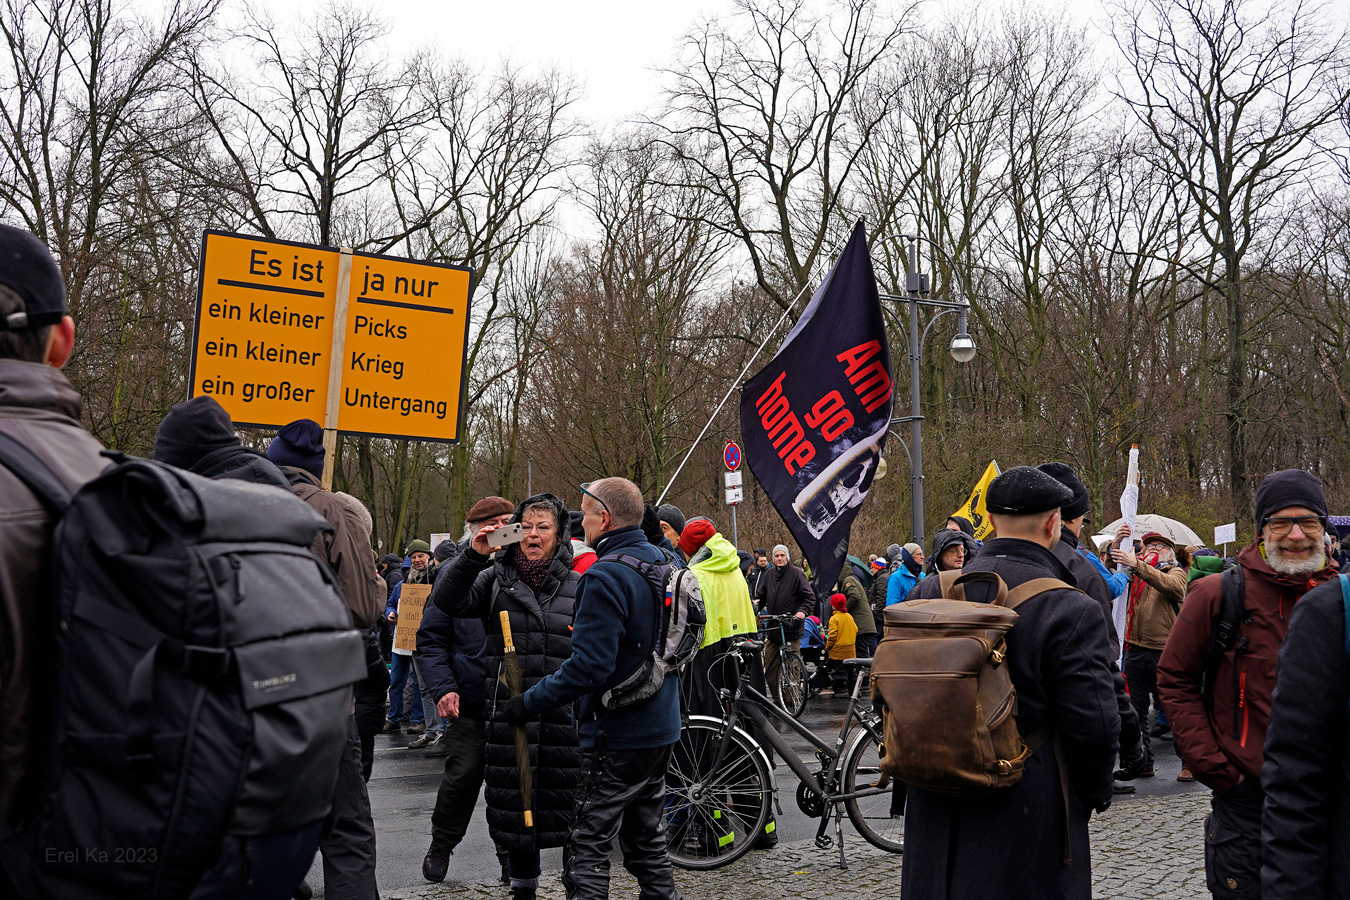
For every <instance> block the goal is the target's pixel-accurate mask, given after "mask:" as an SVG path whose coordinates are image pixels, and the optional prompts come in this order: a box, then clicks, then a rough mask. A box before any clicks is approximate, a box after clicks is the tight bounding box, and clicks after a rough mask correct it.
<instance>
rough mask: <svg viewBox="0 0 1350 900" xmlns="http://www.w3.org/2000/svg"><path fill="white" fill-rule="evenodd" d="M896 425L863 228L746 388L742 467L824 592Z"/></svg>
mask: <svg viewBox="0 0 1350 900" xmlns="http://www.w3.org/2000/svg"><path fill="white" fill-rule="evenodd" d="M890 421H891V351H890V346H889V345H888V344H887V342H886V326H885V322H884V321H883V320H882V313H881V299H880V297H878V295H877V281H876V276H875V275H874V274H873V272H872V258H871V256H870V255H869V254H868V251H867V233H866V231H865V230H864V229H863V223H862V222H861V221H859V222H858V224H857V225H856V226H855V227H854V229H853V236H852V237H851V238H849V242H848V245H847V246H845V247H844V252H843V253H842V254H840V256H839V259H838V261H837V262H836V263H835V264H834V268H833V269H831V270H830V274H829V275H828V276H827V277H826V278H825V281H824V283H823V284H821V286H820V287H819V288H818V289H817V290H816V292H815V294H814V295H813V296H812V297H811V302H810V304H809V305H808V306H807V307H806V311H805V312H804V313H802V317H801V318H800V319H798V320H797V324H796V326H795V327H794V328H793V329H792V331H791V333H789V334H788V336H787V340H785V341H783V346H782V347H780V348H779V349H778V353H777V355H775V356H774V358H773V360H772V361H771V362H770V363H769V364H768V365H767V366H765V367H764V368H763V369H761V370H760V371H759V372H758V373H757V374H756V375H754V376H753V377H752V378H751V379H750V380H749V381H747V382H746V383H745V384H744V385H743V386H742V388H741V435H742V439H743V442H744V444H745V460H746V462H747V463H748V464H749V465H750V471H751V472H752V473H754V476H755V478H756V480H758V481H759V483H760V486H761V487H763V488H764V491H765V493H767V494H768V495H769V498H770V499H771V500H772V501H773V505H774V508H775V509H777V510H778V514H779V515H780V516H782V517H783V521H784V522H786V523H787V526H788V529H789V530H790V531H791V532H792V535H793V537H794V538H796V540H797V543H798V545H799V546H801V548H802V550H803V551H804V552H805V553H806V558H807V559H808V560H809V561H810V563H811V568H812V571H813V574H814V582H813V586H814V587H815V589H816V591H817V592H818V593H819V592H823V591H827V590H829V589H830V587H831V586H832V585H833V584H834V582H835V580H836V579H837V578H838V577H839V571H840V570H841V569H842V568H843V566H844V556H845V554H847V553H848V534H849V528H851V527H852V525H853V519H854V517H855V516H857V514H858V507H859V506H860V505H862V502H863V500H864V499H865V498H866V497H867V490H868V488H870V487H871V486H872V478H873V476H875V475H876V471H877V461H878V460H880V459H881V449H882V446H883V444H884V443H885V440H886V434H887V431H888V429H889V427H890Z"/></svg>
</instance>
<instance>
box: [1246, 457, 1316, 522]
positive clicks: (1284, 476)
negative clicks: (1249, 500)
mask: <svg viewBox="0 0 1350 900" xmlns="http://www.w3.org/2000/svg"><path fill="white" fill-rule="evenodd" d="M1288 506H1304V507H1307V508H1308V509H1311V510H1312V511H1313V512H1315V513H1317V515H1319V516H1323V517H1325V516H1326V514H1327V492H1326V490H1325V489H1323V487H1322V481H1321V479H1319V478H1318V477H1317V476H1316V475H1314V474H1313V473H1311V472H1305V471H1303V470H1302V469H1284V470H1282V471H1279V472H1271V473H1270V474H1269V475H1267V476H1266V477H1265V478H1264V479H1263V480H1262V481H1261V486H1260V487H1259V488H1257V489H1256V527H1257V529H1258V530H1260V529H1261V528H1262V527H1264V526H1265V524H1266V519H1268V518H1270V517H1271V516H1273V515H1275V513H1277V512H1279V511H1280V510H1282V509H1284V508H1285V507H1288Z"/></svg>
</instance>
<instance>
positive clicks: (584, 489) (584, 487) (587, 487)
mask: <svg viewBox="0 0 1350 900" xmlns="http://www.w3.org/2000/svg"><path fill="white" fill-rule="evenodd" d="M593 484H595V482H594V481H588V482H586V483H585V484H583V485H580V488H581V493H583V494H585V495H586V496H587V497H590V498H591V499H592V500H594V501H595V502H596V503H599V504H600V507H601V508H602V509H603V510H604V511H605V512H607V513H609V514H610V515H611V516H612V515H614V513H612V512H609V506H608V504H606V503H605V501H603V500H601V499H600V498H599V497H597V496H595V495H594V494H592V493H591V492H590V487H591V485H593Z"/></svg>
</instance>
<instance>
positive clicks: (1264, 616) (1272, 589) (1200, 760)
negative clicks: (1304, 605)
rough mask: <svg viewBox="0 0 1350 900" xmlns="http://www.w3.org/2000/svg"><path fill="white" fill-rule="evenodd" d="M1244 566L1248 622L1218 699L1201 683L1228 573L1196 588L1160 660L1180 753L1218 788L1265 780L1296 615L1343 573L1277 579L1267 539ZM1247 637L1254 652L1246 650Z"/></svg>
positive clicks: (1230, 655) (1227, 661)
mask: <svg viewBox="0 0 1350 900" xmlns="http://www.w3.org/2000/svg"><path fill="white" fill-rule="evenodd" d="M1238 564H1239V565H1241V566H1242V580H1243V590H1244V594H1243V607H1244V608H1245V610H1246V613H1247V617H1248V619H1247V620H1246V621H1244V622H1243V623H1242V625H1241V626H1240V628H1239V639H1238V641H1237V642H1235V646H1234V647H1233V648H1232V649H1230V650H1229V651H1228V652H1227V653H1225V654H1224V655H1223V659H1222V660H1221V661H1220V663H1219V667H1218V672H1217V673H1216V675H1215V679H1214V685H1213V691H1212V695H1211V696H1210V697H1202V696H1201V694H1200V686H1201V682H1202V679H1203V676H1204V672H1205V653H1206V651H1207V650H1208V649H1209V646H1210V639H1211V637H1212V635H1213V633H1214V620H1215V619H1216V618H1218V615H1219V599H1220V587H1221V581H1222V578H1223V576H1222V575H1210V576H1208V577H1205V578H1201V579H1199V580H1197V581H1196V582H1194V583H1193V584H1192V585H1191V588H1190V591H1189V592H1188V593H1187V594H1186V602H1185V603H1183V604H1182V606H1181V612H1180V613H1179V614H1178V615H1177V620H1176V624H1174V625H1173V626H1172V634H1171V636H1170V637H1169V638H1168V639H1167V646H1166V648H1164V650H1163V653H1162V657H1161V658H1160V659H1159V660H1158V693H1159V694H1161V695H1162V702H1163V709H1165V710H1166V711H1167V721H1168V722H1169V723H1170V724H1171V726H1172V734H1173V735H1174V737H1175V738H1176V744H1177V749H1178V750H1179V751H1180V752H1181V758H1182V759H1184V760H1185V761H1186V765H1187V766H1188V767H1189V768H1190V770H1191V772H1192V773H1194V774H1195V777H1196V778H1197V779H1199V780H1200V781H1201V782H1203V783H1204V784H1206V785H1207V786H1209V787H1211V788H1213V789H1214V790H1216V791H1226V790H1228V789H1229V788H1231V787H1233V786H1234V785H1236V784H1237V783H1238V780H1239V779H1240V778H1242V777H1244V776H1245V777H1247V778H1260V777H1261V765H1262V762H1263V760H1264V757H1263V755H1262V752H1261V748H1262V746H1263V745H1264V743H1265V739H1266V727H1267V726H1268V724H1269V722H1270V698H1271V694H1272V693H1273V692H1274V690H1275V664H1276V660H1277V659H1278V657H1279V652H1280V645H1281V644H1283V643H1284V636H1285V634H1286V632H1287V631H1288V629H1289V616H1290V615H1291V614H1292V613H1293V611H1294V605H1295V604H1296V603H1297V602H1298V600H1299V598H1300V597H1302V596H1303V595H1304V593H1306V592H1307V591H1309V590H1311V589H1312V588H1314V587H1316V586H1317V585H1319V584H1321V583H1323V582H1324V581H1327V580H1328V579H1330V578H1332V577H1333V576H1334V575H1335V570H1334V569H1332V568H1330V567H1327V568H1323V569H1322V570H1321V571H1320V572H1316V573H1314V574H1313V575H1312V576H1310V577H1307V578H1290V577H1286V576H1284V575H1280V574H1277V573H1276V572H1275V570H1274V569H1272V568H1271V567H1270V564H1269V563H1268V562H1266V558H1265V556H1264V555H1263V554H1262V552H1261V543H1260V541H1259V539H1258V541H1256V542H1254V543H1252V544H1250V545H1248V546H1246V547H1244V548H1243V549H1242V552H1241V553H1239V554H1238ZM1183 575H1184V573H1183ZM1243 638H1245V639H1246V647H1245V649H1242V650H1241V651H1239V649H1238V648H1239V645H1241V643H1242V639H1243Z"/></svg>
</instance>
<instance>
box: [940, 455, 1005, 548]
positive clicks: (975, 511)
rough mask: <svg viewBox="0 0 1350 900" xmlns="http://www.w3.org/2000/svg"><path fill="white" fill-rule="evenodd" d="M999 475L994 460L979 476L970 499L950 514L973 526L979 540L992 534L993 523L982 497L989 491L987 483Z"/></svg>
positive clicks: (996, 462) (996, 463)
mask: <svg viewBox="0 0 1350 900" xmlns="http://www.w3.org/2000/svg"><path fill="white" fill-rule="evenodd" d="M1000 474H1002V473H1000V472H999V470H998V461H997V460H994V461H992V462H990V463H989V465H988V466H986V467H985V469H984V474H983V475H981V476H980V480H979V482H978V483H977V484H976V485H975V490H973V491H971V492H970V498H969V499H967V500H966V502H965V504H964V505H963V506H962V507H961V508H960V509H958V510H957V511H956V512H954V513H952V515H954V516H964V517H965V518H966V519H969V520H970V523H971V524H972V525H974V526H975V537H976V538H978V539H979V540H985V539H986V538H988V537H989V536H990V535H992V534H993V533H994V526H993V523H991V522H990V521H989V511H988V510H986V509H985V507H984V495H985V493H986V492H987V491H988V490H989V482H991V481H993V480H994V479H995V478H997V477H998V476H999V475H1000Z"/></svg>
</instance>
